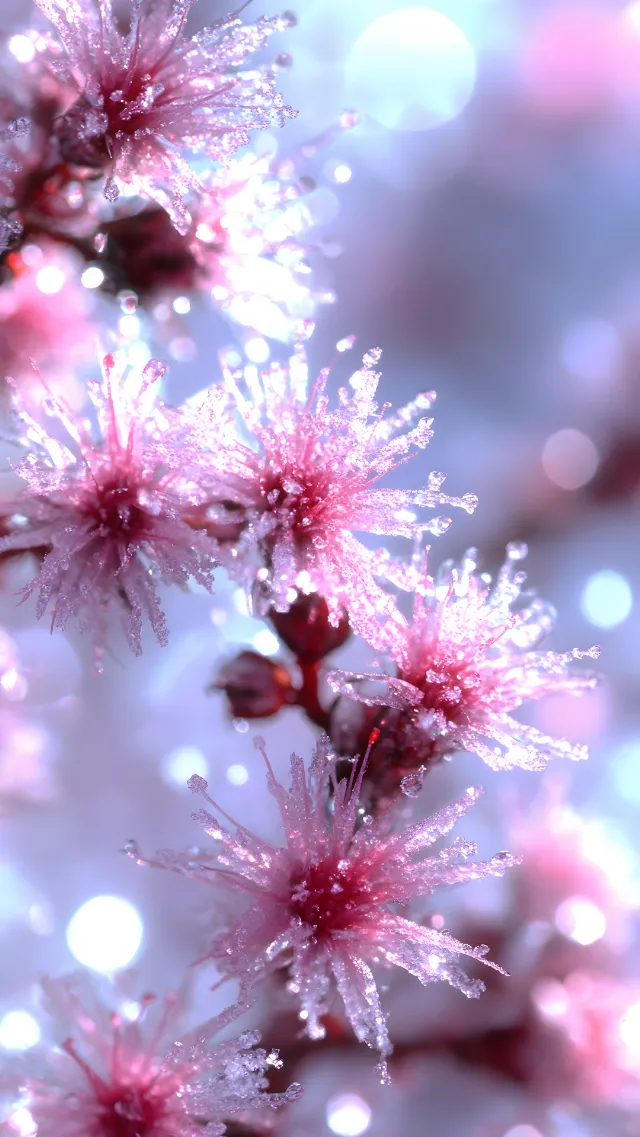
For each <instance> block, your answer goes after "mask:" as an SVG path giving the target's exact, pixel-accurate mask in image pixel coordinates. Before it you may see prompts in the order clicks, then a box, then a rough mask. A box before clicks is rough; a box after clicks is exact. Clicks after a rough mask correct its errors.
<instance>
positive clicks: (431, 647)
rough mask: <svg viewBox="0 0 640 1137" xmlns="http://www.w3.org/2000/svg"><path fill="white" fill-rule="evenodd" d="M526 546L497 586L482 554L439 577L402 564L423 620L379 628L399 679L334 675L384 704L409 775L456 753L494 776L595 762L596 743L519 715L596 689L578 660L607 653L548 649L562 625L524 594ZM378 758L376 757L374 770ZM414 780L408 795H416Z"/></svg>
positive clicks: (384, 723)
mask: <svg viewBox="0 0 640 1137" xmlns="http://www.w3.org/2000/svg"><path fill="white" fill-rule="evenodd" d="M526 553H527V549H526V546H524V545H520V544H513V545H510V546H509V547H508V548H507V559H506V561H505V563H504V564H503V566H502V568H501V569H500V571H499V573H498V576H497V579H496V581H495V583H494V584H493V586H492V581H491V577H490V576H489V575H488V574H487V573H479V572H477V567H476V566H477V552H476V550H475V549H470V550H469V551H468V552H467V553H466V555H465V556H464V558H463V559H462V561H461V563H460V564H454V563H453V562H452V561H447V562H446V563H445V564H444V565H442V567H441V569H440V570H439V572H438V573H437V575H436V576H435V577H432V576H429V575H428V574H427V573H426V571H417V570H416V569H415V566H413V567H409V568H402V567H398V566H395V569H393V568H392V569H391V570H389V575H390V576H391V578H392V579H393V580H394V582H395V583H397V584H400V585H404V586H405V587H406V586H407V584H409V585H410V586H411V587H414V588H415V601H414V606H413V614H412V618H411V619H410V620H405V619H404V618H402V617H401V616H400V614H399V613H398V614H397V617H396V619H395V620H388V621H387V622H386V624H385V625H384V627H383V628H382V629H381V630H379V631H378V633H377V638H376V647H378V648H381V647H382V648H383V649H384V650H385V651H386V652H387V653H388V654H389V655H390V656H391V659H392V660H393V662H394V663H395V665H396V668H397V674H396V676H387V675H384V674H380V673H376V674H371V675H364V674H359V675H356V674H347V673H345V672H341V671H334V672H332V673H331V674H330V675H329V682H330V683H331V685H332V686H333V688H334V690H337V691H339V692H341V693H342V694H346V695H349V696H351V697H353V698H355V699H357V700H359V701H360V702H361V703H363V704H365V705H366V706H368V707H373V708H383V709H381V710H380V711H379V712H378V716H377V717H376V716H374V717H373V719H372V720H371V721H369V722H368V723H367V726H366V729H367V730H368V731H369V730H371V729H372V728H374V727H375V726H379V727H380V742H379V744H378V746H379V747H380V750H381V751H382V750H384V749H385V748H386V749H387V751H388V756H387V760H388V762H389V763H392V762H393V761H394V756H395V760H398V759H401V761H402V764H403V765H404V766H406V767H408V769H410V770H411V769H413V770H414V771H415V770H416V768H418V767H421V766H423V764H425V763H427V762H429V761H431V760H433V759H434V758H438V757H440V756H442V755H444V754H451V753H453V751H455V750H469V751H473V752H474V753H476V754H479V755H480V757H481V758H483V759H484V761H485V762H486V763H487V764H488V765H489V766H491V767H492V768H493V769H494V770H508V769H510V768H511V767H513V766H522V767H524V768H525V769H528V770H540V769H542V768H543V767H544V766H545V765H546V763H547V761H548V760H549V759H550V758H552V757H556V756H562V755H564V756H567V757H569V758H574V759H578V758H585V757H586V747H584V746H580V745H575V744H573V743H571V742H568V741H567V740H565V739H554V738H551V737H549V736H548V735H545V734H543V733H542V732H541V731H539V730H537V729H536V728H535V727H532V726H526V725H525V724H523V723H521V722H518V721H517V719H515V718H514V717H513V716H512V711H514V710H516V709H517V708H518V707H520V706H521V705H522V703H523V702H525V701H526V700H528V699H542V698H544V696H545V695H557V694H572V695H580V694H583V693H584V692H585V691H588V690H590V689H591V688H592V687H594V686H595V684H596V682H597V680H596V678H595V677H594V676H593V675H592V674H590V673H582V674H580V673H574V672H573V671H572V670H571V664H572V663H573V662H574V661H575V660H576V659H581V658H582V657H584V656H589V657H591V658H597V656H598V649H597V648H590V649H589V650H587V651H578V650H573V651H570V652H564V653H559V652H554V651H539V650H538V647H539V645H540V643H541V642H542V641H543V640H544V638H545V637H546V636H547V635H548V633H549V632H550V630H551V628H552V627H553V623H554V620H555V612H554V610H553V609H552V608H551V607H550V605H548V604H546V603H545V602H544V601H542V600H539V599H537V598H535V597H533V596H532V595H531V594H530V593H525V592H523V591H522V586H523V583H524V581H525V579H526V577H525V573H523V572H520V571H516V566H517V564H518V562H519V561H520V560H521V559H522V558H523V557H524V556H526ZM375 762H376V751H375V749H374V753H373V756H372V765H375ZM415 788H416V787H415V785H414V781H413V780H411V779H409V782H408V784H407V785H405V790H408V792H412V791H414V790H415Z"/></svg>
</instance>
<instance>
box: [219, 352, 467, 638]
mask: <svg viewBox="0 0 640 1137" xmlns="http://www.w3.org/2000/svg"><path fill="white" fill-rule="evenodd" d="M349 346H351V341H343V343H342V344H341V345H339V347H340V350H344V349H345V348H346V347H349ZM380 354H381V353H380V351H378V350H376V351H371V352H369V353H368V354H367V355H365V357H364V359H363V363H362V367H361V368H360V369H359V370H358V371H356V373H355V374H354V375H352V376H351V379H350V388H351V389H350V390H346V389H343V390H341V391H340V392H339V397H338V405H337V406H336V407H335V409H330V407H329V396H328V395H327V393H326V386H327V380H328V377H329V369H325V370H324V371H322V372H321V373H320V375H319V377H318V379H317V380H316V381H315V383H310V381H309V366H308V363H307V359H306V355H305V352H304V349H303V348H302V346H301V345H298V346H297V348H296V351H295V353H294V355H293V356H292V358H291V359H290V361H289V363H288V364H287V365H281V364H272V365H271V367H270V368H269V369H268V370H265V371H263V372H262V373H260V374H259V373H258V370H257V368H255V367H253V366H247V367H245V368H244V369H243V370H242V371H240V372H237V371H234V370H233V369H232V368H231V367H226V368H225V371H224V381H225V388H226V392H227V395H228V399H229V405H230V410H231V411H232V412H233V413H234V420H235V424H236V427H235V430H236V431H237V432H238V434H239V435H240V437H239V438H236V439H235V440H234V439H233V437H230V441H229V445H228V446H227V447H225V448H224V451H223V452H222V451H218V452H217V453H214V454H212V470H215V469H216V465H217V470H218V474H219V481H220V486H219V490H218V493H217V495H216V494H215V493H212V495H211V499H212V500H211V503H210V510H209V517H210V519H211V531H212V532H213V533H215V531H216V526H219V525H225V524H228V522H229V521H232V522H233V523H234V524H235V525H238V526H239V537H238V539H237V540H235V541H234V540H229V541H226V542H221V545H220V558H221V560H222V561H223V563H224V564H225V567H227V568H229V570H230V571H231V572H232V573H234V574H235V575H236V576H237V577H239V578H240V579H241V580H243V581H244V582H245V583H246V584H248V585H249V586H251V585H252V584H253V585H254V586H255V587H254V589H253V595H254V600H256V601H257V602H259V603H262V604H263V605H264V607H265V608H267V607H268V606H270V605H273V606H274V607H275V608H276V609H277V610H279V611H287V609H288V608H289V607H290V606H291V604H292V603H294V601H295V600H296V599H297V597H298V596H300V595H301V594H302V595H305V596H307V595H311V594H313V593H319V594H320V595H321V596H322V597H324V598H325V600H326V603H327V605H328V608H329V619H330V621H331V623H332V624H333V625H338V624H339V623H340V622H341V621H342V620H343V619H344V610H345V608H346V609H348V612H349V617H350V620H351V624H352V626H353V628H354V629H355V630H356V631H358V632H360V633H361V634H363V635H365V637H366V634H367V631H371V632H373V628H374V627H375V625H376V622H377V618H378V615H379V613H380V611H384V610H387V609H388V608H389V605H390V603H391V602H390V600H389V597H388V596H387V595H386V593H385V592H384V591H383V590H382V588H381V587H380V586H379V585H378V584H377V583H376V580H375V578H374V567H375V563H376V558H375V555H374V554H373V553H372V552H371V551H370V550H368V549H367V548H366V547H365V546H364V545H363V544H362V543H361V542H360V541H359V540H357V538H356V537H355V536H354V534H353V530H356V531H360V532H366V533H372V534H376V535H382V536H404V537H414V536H415V535H416V533H417V532H418V531H419V530H421V529H422V530H428V531H429V532H432V533H440V532H444V530H445V529H446V528H447V527H448V525H449V519H448V518H444V517H441V516H439V517H436V518H432V519H430V520H425V521H422V522H420V523H419V522H418V520H417V517H416V514H415V513H414V512H413V511H414V509H415V508H416V507H417V508H426V509H433V508H435V507H440V506H445V505H448V506H451V505H455V506H462V508H464V509H466V510H467V511H468V512H471V511H472V510H473V509H474V508H475V505H476V499H475V498H474V497H473V496H472V495H470V494H469V495H465V496H464V497H461V498H455V497H449V496H448V495H446V494H444V493H442V489H441V487H442V483H443V481H444V474H440V473H433V474H431V475H430V476H429V478H428V481H427V484H426V485H425V486H424V487H423V488H422V489H418V490H396V489H379V488H378V483H379V482H380V481H381V480H382V478H384V476H385V475H386V474H388V473H390V472H391V471H392V470H394V469H396V467H397V466H399V465H401V464H402V463H403V462H404V461H405V460H406V459H407V458H408V457H411V456H412V454H414V453H417V451H418V449H423V448H424V447H425V446H426V445H427V443H428V442H429V440H430V438H431V435H432V430H431V424H432V421H433V420H432V419H431V418H427V417H426V415H425V412H428V411H429V410H430V409H431V406H432V404H433V400H434V398H435V395H434V393H433V392H432V391H429V392H425V393H423V394H420V395H418V396H417V398H415V399H414V400H413V401H412V402H411V403H409V404H407V405H406V406H404V407H402V408H401V409H400V410H399V411H398V412H396V413H395V414H387V413H386V412H387V411H388V407H387V406H383V407H382V408H379V407H378V405H377V403H376V401H375V395H376V390H377V387H378V382H379V379H380V375H379V373H378V372H377V371H376V370H375V368H376V365H377V363H378V361H379V359H380ZM229 433H230V436H231V435H232V434H233V432H232V431H230V432H229ZM245 439H246V441H245Z"/></svg>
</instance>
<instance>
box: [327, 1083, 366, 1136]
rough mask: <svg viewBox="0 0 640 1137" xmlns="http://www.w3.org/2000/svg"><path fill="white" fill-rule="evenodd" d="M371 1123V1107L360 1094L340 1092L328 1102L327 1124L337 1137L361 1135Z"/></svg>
mask: <svg viewBox="0 0 640 1137" xmlns="http://www.w3.org/2000/svg"><path fill="white" fill-rule="evenodd" d="M370 1124H371V1108H370V1106H369V1105H367V1103H366V1101H365V1100H364V1098H361V1097H360V1096H359V1095H358V1094H338V1095H337V1096H336V1097H333V1098H330V1100H329V1101H328V1103H327V1125H328V1127H329V1129H330V1130H331V1132H332V1133H335V1134H336V1137H360V1135H361V1134H362V1133H366V1132H367V1129H368V1128H369V1126H370Z"/></svg>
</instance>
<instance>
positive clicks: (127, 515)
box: [81, 480, 147, 541]
mask: <svg viewBox="0 0 640 1137" xmlns="http://www.w3.org/2000/svg"><path fill="white" fill-rule="evenodd" d="M81 511H82V513H83V514H84V516H85V517H86V518H87V519H88V520H89V521H91V522H92V523H93V525H94V526H95V528H96V530H99V532H100V533H101V535H104V536H109V537H112V538H114V539H123V538H124V539H125V540H129V541H133V540H135V539H136V538H137V537H139V536H140V535H141V533H142V532H143V530H144V529H145V527H146V523H147V517H146V514H145V511H144V509H142V507H141V506H140V502H139V497H138V487H137V486H134V485H131V484H129V483H127V482H126V481H121V482H119V481H115V480H114V481H106V482H102V483H101V482H96V483H94V485H93V486H91V488H90V490H89V492H88V493H87V495H86V497H85V499H84V500H83V502H82V504H81Z"/></svg>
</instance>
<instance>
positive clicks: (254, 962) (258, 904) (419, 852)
mask: <svg viewBox="0 0 640 1137" xmlns="http://www.w3.org/2000/svg"><path fill="white" fill-rule="evenodd" d="M263 754H264V751H263ZM265 761H266V762H267V768H268V779H267V781H268V787H269V790H270V792H271V793H272V794H273V796H274V797H275V798H276V800H277V802H278V806H279V809H280V814H281V817H282V825H283V829H284V836H285V844H284V846H283V847H276V846H273V845H270V844H269V843H268V842H266V841H263V840H262V839H261V838H260V837H257V836H255V834H253V833H252V832H251V831H250V830H248V829H246V828H245V827H244V826H242V825H236V824H235V822H234V823H233V825H234V827H235V831H229V830H228V829H226V828H224V823H223V822H222V821H220V820H218V816H217V815H221V816H222V817H223V818H226V819H227V820H228V821H231V819H230V818H228V817H227V815H226V814H225V813H224V811H223V810H221V809H220V807H219V806H217V805H216V803H215V802H214V801H212V799H211V798H210V797H209V796H208V794H207V793H206V787H207V783H206V782H205V781H204V780H203V779H202V778H200V777H198V776H195V775H194V777H192V778H191V779H190V781H189V786H190V788H191V789H192V790H193V791H194V792H196V793H200V794H201V795H202V796H203V797H204V798H205V800H206V801H207V802H208V803H209V804H210V805H211V806H213V808H214V810H215V811H216V815H212V814H211V813H209V812H207V811H206V810H200V811H199V812H198V813H196V814H194V819H195V820H196V821H197V822H198V823H199V824H200V825H202V827H203V828H204V829H205V830H206V832H207V833H209V835H210V836H211V837H213V838H214V840H215V841H216V843H217V849H215V850H214V851H212V852H211V853H209V854H207V853H206V852H203V851H202V850H197V851H196V852H195V853H194V852H193V851H191V853H185V854H179V853H170V852H168V853H163V854H160V856H159V860H158V861H156V862H155V863H156V864H160V865H162V866H163V867H165V868H170V869H173V870H174V871H177V872H179V873H183V874H184V875H186V876H189V877H191V878H192V879H194V880H204V881H208V882H209V883H211V881H212V879H213V878H214V877H215V881H216V884H219V885H220V886H227V887H230V888H231V889H232V890H235V891H236V892H237V893H238V895H239V896H242V895H245V896H246V901H247V904H246V908H245V910H244V911H243V912H242V914H241V915H240V916H239V918H238V919H237V921H236V922H235V923H233V924H232V925H231V926H230V927H229V928H227V930H226V931H224V932H223V933H221V934H219V935H218V936H216V938H215V939H214V941H213V944H212V946H211V950H210V952H209V953H208V956H207V958H210V959H211V960H213V961H214V962H215V963H216V965H217V967H218V968H219V970H220V971H221V972H222V974H223V976H224V977H225V978H231V977H232V978H235V979H239V980H240V981H241V983H242V984H244V985H245V986H247V987H251V986H252V985H253V984H255V983H256V982H258V981H259V980H261V979H263V978H264V977H265V976H267V975H268V974H270V973H272V972H273V971H274V970H276V969H279V968H282V967H288V968H289V976H290V979H289V983H288V990H289V991H290V992H291V993H293V994H294V995H295V996H296V997H297V1000H298V1003H299V1008H300V1011H299V1015H300V1019H301V1020H302V1021H303V1022H304V1024H305V1030H306V1032H307V1034H308V1035H309V1036H310V1037H311V1038H322V1037H323V1036H324V1026H323V1023H322V1016H323V1015H324V1014H325V1013H326V1012H327V1010H328V1007H329V1002H330V997H331V996H332V994H333V989H334V987H335V988H336V989H337V991H338V994H339V996H340V998H341V999H342V1001H343V1003H344V1007H345V1011H346V1014H347V1018H348V1019H349V1022H350V1023H351V1025H352V1027H353V1030H354V1032H355V1034H356V1037H357V1038H358V1040H359V1041H360V1042H366V1043H367V1045H369V1046H371V1047H374V1048H375V1049H377V1050H378V1051H379V1052H380V1055H381V1059H382V1063H381V1067H380V1069H381V1073H382V1074H383V1076H386V1073H385V1071H386V1067H385V1059H386V1057H387V1056H388V1055H389V1054H390V1053H391V1050H392V1047H391V1042H390V1039H389V1035H388V1031H387V1024H386V1020H385V1016H384V1013H383V1011H382V1007H381V1004H380V998H379V994H378V990H377V987H376V981H375V978H374V975H373V972H372V970H371V964H374V965H376V964H381V965H386V966H387V967H393V966H397V967H402V968H404V969H405V970H406V971H408V972H409V973H410V974H412V975H415V976H416V977H417V978H418V979H419V980H420V982H421V983H425V984H426V983H430V982H433V981H435V980H438V979H445V980H447V981H448V982H449V983H452V984H453V985H454V986H455V987H458V988H459V989H460V990H461V991H462V992H463V993H464V994H465V995H468V996H469V997H472V998H475V997H477V996H479V995H480V993H481V992H482V991H483V990H484V984H483V983H482V982H481V981H480V980H478V979H469V978H468V977H467V976H466V975H465V974H464V972H463V971H462V970H461V969H460V967H459V966H458V963H457V956H458V955H459V954H461V953H462V954H464V955H469V956H472V957H473V958H474V959H477V960H482V961H483V962H484V963H488V961H487V960H485V958H484V957H485V954H486V952H487V950H488V949H487V948H486V947H475V948H474V947H470V946H469V945H468V944H464V943H461V942H460V941H459V940H457V939H455V938H454V937H453V936H452V935H450V933H449V932H446V931H436V930H435V929H434V928H431V927H429V926H425V925H424V924H422V923H416V922H414V921H413V920H411V919H409V918H408V916H407V915H402V914H400V912H399V911H398V908H399V906H404V905H406V904H408V903H409V902H410V901H412V900H414V899H417V898H418V897H427V896H430V895H431V894H432V892H433V891H434V890H435V889H436V888H438V887H439V886H441V885H446V884H453V883H456V882H458V881H464V880H475V879H478V878H480V877H484V876H488V875H490V874H493V875H495V876H500V875H501V874H502V873H503V872H504V871H505V869H506V868H508V867H510V866H511V864H512V863H514V862H513V858H511V857H510V856H509V854H508V853H498V854H497V855H496V856H495V857H493V858H492V859H491V860H490V861H480V862H478V861H471V860H470V858H471V857H472V856H473V855H474V854H475V852H476V847H475V845H473V844H472V843H471V842H468V841H463V840H457V841H455V842H454V843H453V844H452V845H451V846H450V847H449V848H448V849H445V850H443V851H442V852H440V853H439V855H437V856H433V857H427V856H425V855H424V851H425V849H427V848H428V847H429V846H430V845H432V844H433V843H434V842H435V841H437V840H438V838H440V837H442V836H444V835H445V834H446V833H448V832H449V831H450V830H451V829H452V827H453V826H454V824H455V823H456V821H457V820H458V819H459V818H460V817H462V816H463V815H464V814H465V813H466V811H467V810H468V809H469V807H470V806H471V805H473V803H474V802H475V801H476V800H477V798H478V796H479V794H480V792H481V791H478V790H475V789H469V790H467V792H466V793H465V795H464V797H463V798H462V799H461V800H460V801H459V802H457V803H456V804H455V805H452V806H449V807H448V808H446V809H443V810H441V811H440V812H439V813H437V814H435V815H434V816H433V817H430V818H428V819H427V820H426V821H419V822H417V823H416V824H414V825H410V826H407V827H406V828H404V829H400V830H399V831H398V832H394V831H393V829H392V827H391V823H390V820H389V815H388V814H387V815H386V816H385V818H384V819H382V820H378V821H372V820H371V819H370V818H367V817H364V816H363V810H362V809H361V808H360V807H359V805H358V795H359V791H360V786H361V782H362V766H361V769H360V773H359V774H358V776H357V777H355V776H354V774H355V768H354V771H353V773H352V776H351V777H350V779H349V780H346V779H344V780H342V781H340V782H337V780H336V778H335V773H334V768H333V760H332V758H331V757H330V756H329V753H328V750H327V746H326V740H325V742H324V743H321V744H320V745H319V747H318V749H317V751H316V753H315V756H314V759H313V762H312V765H311V770H310V775H309V777H307V774H306V772H305V768H304V764H303V762H302V759H301V758H298V757H297V756H296V755H293V756H292V759H291V788H290V789H289V790H286V789H285V788H284V786H282V785H281V784H280V783H279V782H277V781H276V779H275V777H274V775H273V772H272V770H271V767H270V765H269V762H268V759H267V758H266V755H265ZM331 787H333V799H332V807H331V809H329V792H330V788H331ZM127 852H128V853H129V855H130V856H132V857H133V858H134V859H137V860H138V861H139V863H144V861H142V859H141V858H140V857H139V853H138V849H137V846H136V845H135V843H131V844H130V845H129V846H128V847H127ZM488 966H490V967H494V968H495V969H496V970H498V971H500V970H501V969H500V968H499V967H497V965H496V964H493V963H488Z"/></svg>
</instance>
